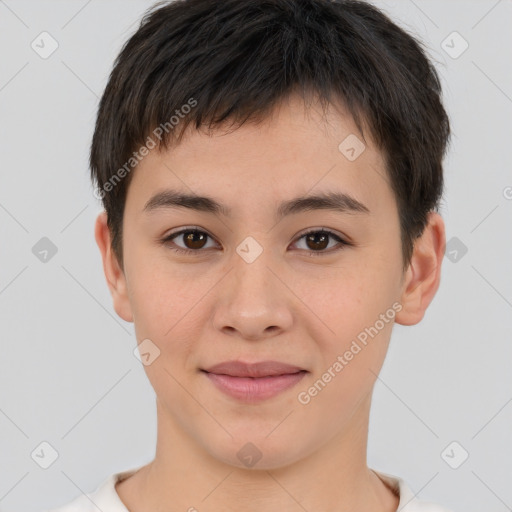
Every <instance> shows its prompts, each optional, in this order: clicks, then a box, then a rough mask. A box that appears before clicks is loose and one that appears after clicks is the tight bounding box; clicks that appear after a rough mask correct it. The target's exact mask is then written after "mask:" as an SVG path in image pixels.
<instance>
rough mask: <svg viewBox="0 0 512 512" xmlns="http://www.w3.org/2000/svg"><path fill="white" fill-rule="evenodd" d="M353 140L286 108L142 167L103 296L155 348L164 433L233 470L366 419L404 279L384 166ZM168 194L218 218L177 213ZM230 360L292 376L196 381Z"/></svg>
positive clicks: (303, 448)
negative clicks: (119, 268)
mask: <svg viewBox="0 0 512 512" xmlns="http://www.w3.org/2000/svg"><path fill="white" fill-rule="evenodd" d="M347 137H350V138H349V139H348V141H347V142H345V143H344V144H341V143H342V142H343V141H344V140H345V139H347ZM354 137H357V138H358V139H359V140H360V141H362V136H361V135H360V134H359V132H358V130H357V128H356V126H355V125H354V122H353V120H352V118H351V117H350V116H349V115H348V114H346V113H345V112H344V111H343V110H342V109H341V108H340V109H339V110H338V111H335V110H334V109H331V111H330V112H329V115H328V122H327V123H326V120H325V119H324V118H323V117H322V115H321V110H320V109H314V110H310V111H308V112H306V111H305V109H304V106H303V103H302V100H301V99H300V98H297V97H291V98H289V100H288V101H286V102H284V103H282V104H281V106H280V108H279V109H278V110H277V111H275V112H274V114H273V116H272V117H270V118H268V119H267V120H266V121H265V122H264V123H263V124H260V125H257V126H256V125H254V124H246V125H244V126H242V127H241V128H238V129H236V130H235V131H232V132H231V133H228V132H227V131H216V132H214V134H213V135H210V136H209V135H207V134H206V133H204V132H198V131H192V130H191V131H189V132H188V133H187V135H186V137H185V138H184V139H183V141H182V143H181V144H180V145H178V146H177V147H175V148H173V149H171V150H170V151H169V152H167V153H165V152H163V153H157V152H156V151H155V150H153V151H151V152H150V154H149V155H148V156H146V157H145V158H144V159H143V160H142V161H141V163H140V164H139V165H138V167H137V169H136V171H134V175H133V177H132V178H133V179H132V182H131V183H130V186H129V189H128V194H127V199H126V206H125V213H124V222H123V252H124V273H123V272H120V273H119V274H118V276H117V281H116V284H115V285H112V282H111V291H112V293H113V296H114V305H115V308H116V310H117V312H118V314H120V316H122V317H123V318H124V319H125V320H128V321H132V320H133V321H134V323H135V331H136V336H137V343H141V342H142V341H143V340H151V341H150V342H147V341H146V342H145V343H146V344H148V343H149V344H148V345H146V346H147V347H148V351H149V353H151V354H153V355H150V356H146V357H148V358H149V359H150V358H152V357H154V355H155V354H156V353H157V352H156V348H155V347H157V348H158V350H159V351H160V352H159V355H158V357H157V358H156V359H155V360H154V361H153V362H152V363H151V364H148V365H147V366H144V368H145V371H146V373H147V376H148V378H149V380H150V382H151V385H152V386H153V388H154V390H155V392H156V395H157V400H158V407H159V419H158V421H159V429H160V428H164V425H166V426H167V427H165V428H171V426H172V429H174V430H175V431H177V430H179V431H180V432H182V433H183V434H184V435H185V436H187V438H188V439H189V440H190V441H191V442H192V443H195V444H196V445H197V446H198V447H200V449H203V450H204V451H206V452H207V453H208V454H209V455H211V456H213V457H214V458H215V459H217V460H219V461H224V462H226V463H229V464H232V465H235V466H240V467H241V466H243V465H244V463H243V461H242V459H241V458H240V457H239V455H237V454H239V451H240V450H241V449H243V450H245V451H246V452H247V451H249V452H251V450H254V451H255V452H256V449H255V448H254V447H256V448H257V450H258V451H259V452H260V453H261V454H262V459H261V461H260V462H259V463H258V467H259V468H274V467H278V466H282V465H284V464H289V463H292V462H295V461H298V460H299V459H302V458H304V457H306V456H308V455H310V454H312V453H314V452H316V451H318V450H320V449H321V448H323V447H325V446H327V445H328V444H329V443H331V442H335V441H336V439H339V438H341V437H343V436H346V435H348V434H349V431H350V429H354V428H355V427H354V426H355V425H356V424H357V422H358V421H360V420H361V418H362V417H364V416H365V415H367V410H366V407H367V405H368V404H369V397H370V396H371V391H372V388H373V385H374V383H375V380H376V374H378V373H379V370H380V368H381V366H382V363H383V361H384V358H385V354H386V350H387V347H388V342H389V339H390V335H391V331H392V327H393V323H394V322H395V321H399V320H400V315H404V314H405V313H404V311H405V310H404V311H402V312H401V313H399V311H400V310H402V309H404V307H403V306H404V305H403V304H402V300H403V298H404V295H403V294H404V292H405V290H406V289H407V287H408V286H409V285H410V284H411V279H410V278H412V275H413V273H412V272H409V271H408V272H407V273H406V274H403V273H402V259H401V245H400V229H399V220H398V211H397V207H396V202H395V198H394V195H393V193H392V190H391V188H390V186H389V183H388V179H387V176H386V171H385V163H384V158H383V155H382V154H381V153H380V152H379V151H378V150H377V149H376V148H375V146H374V145H373V144H372V142H371V141H370V140H368V138H367V143H366V144H365V147H364V151H362V153H360V154H359V156H357V155H358V153H359V152H360V150H361V148H362V146H356V145H355V144H356V142H357V140H356V139H355V138H354ZM340 144H341V150H340ZM351 148H354V151H352V150H351ZM347 156H349V157H350V158H347ZM354 156H356V158H355V159H354ZM166 192H167V193H168V194H167V196H166V195H165V193H166ZM171 192H172V194H174V196H171ZM162 193H164V195H160V197H159V199H158V200H155V199H154V198H155V197H156V196H157V195H158V194H162ZM178 194H186V195H196V196H201V197H208V198H209V199H211V200H212V201H215V202H216V203H218V209H217V210H216V211H213V210H215V208H214V206H212V204H213V203H212V202H206V201H204V200H203V201H199V200H198V201H195V202H194V201H188V202H186V204H187V205H188V206H186V205H185V202H183V201H182V202H181V206H179V205H176V204H175V203H176V201H173V198H174V199H176V197H177V195H178ZM312 196H315V197H316V196H318V197H317V199H315V200H310V201H309V202H305V201H302V202H301V201H295V200H296V199H298V198H304V197H309V198H311V197H312ZM319 198H323V201H322V200H321V199H319ZM326 198H330V199H331V200H332V201H331V202H330V203H329V202H328V201H326ZM152 199H153V200H152ZM293 201H295V203H293ZM198 205H199V206H201V205H202V207H201V208H200V207H199V206H198ZM283 205H284V206H283ZM286 206H288V207H286ZM356 206H358V207H356ZM280 207H281V208H280ZM194 230H195V231H196V232H194ZM107 245H108V244H107ZM110 257H112V256H111V255H110ZM107 258H108V256H107ZM113 287H114V288H115V289H113ZM404 323H406V319H405V317H404ZM409 323H414V322H412V321H411V322H409ZM149 359H148V360H149ZM226 361H242V362H244V363H248V364H250V363H256V362H261V361H276V362H279V363H284V364H287V365H292V366H293V367H295V371H297V369H298V370H302V371H301V372H300V373H295V375H292V374H290V373H288V374H287V375H284V376H281V377H276V376H274V377H266V378H265V379H263V378H259V379H250V378H248V377H246V378H241V377H233V376H231V377H226V376H224V377H222V376H220V377H219V376H218V375H217V376H215V374H213V372H212V373H210V374H208V373H206V372H205V371H204V370H207V369H209V368H211V367H212V366H214V365H217V364H218V363H222V362H226ZM267 370H268V368H267ZM288 371H291V370H288ZM219 373H222V372H219ZM233 373H236V372H233ZM276 373H279V372H276ZM281 373H282V372H281ZM285 373H286V372H285ZM249 381H251V382H249ZM223 386H226V387H223ZM228 388H229V389H230V390H231V391H228ZM249 442H250V443H252V444H253V445H254V447H252V446H249V445H247V443H249ZM242 453H244V452H243V451H242Z"/></svg>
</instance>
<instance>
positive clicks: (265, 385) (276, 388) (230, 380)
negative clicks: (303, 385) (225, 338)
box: [203, 370, 306, 403]
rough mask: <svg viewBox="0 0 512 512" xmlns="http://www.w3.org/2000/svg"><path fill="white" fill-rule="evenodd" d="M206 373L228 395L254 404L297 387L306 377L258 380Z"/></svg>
mask: <svg viewBox="0 0 512 512" xmlns="http://www.w3.org/2000/svg"><path fill="white" fill-rule="evenodd" d="M203 371H204V370H203ZM204 373H205V374H206V376H207V377H208V378H209V379H210V380H211V381H212V382H213V383H214V384H215V385H216V386H217V388H219V389H220V390H221V391H223V392H224V393H226V394H227V395H229V396H232V397H233V398H236V399H238V400H241V401H243V402H249V403H254V402H259V401H261V400H266V399H268V398H272V397H273V396H276V395H278V394H279V393H281V392H283V391H285V390H286V389H289V388H291V387H293V386H295V384H297V383H298V382H299V381H300V380H301V379H302V378H303V377H304V375H305V374H306V371H301V372H297V373H289V374H286V375H275V376H272V377H270V376H269V377H258V378H252V377H232V376H231V375H221V374H216V373H208V372H204Z"/></svg>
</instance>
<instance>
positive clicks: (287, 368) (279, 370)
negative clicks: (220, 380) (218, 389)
mask: <svg viewBox="0 0 512 512" xmlns="http://www.w3.org/2000/svg"><path fill="white" fill-rule="evenodd" d="M204 371H206V372H208V373H216V374H223V375H230V376H232V377H269V376H275V375H285V374H290V373H298V372H301V371H306V370H304V368H299V367H298V366H292V365H289V364H286V363H280V362H279V361H260V362H258V363H244V362H243V361H224V362H223V363H219V364H216V365H214V366H211V367H210V368H208V369H206V370H204Z"/></svg>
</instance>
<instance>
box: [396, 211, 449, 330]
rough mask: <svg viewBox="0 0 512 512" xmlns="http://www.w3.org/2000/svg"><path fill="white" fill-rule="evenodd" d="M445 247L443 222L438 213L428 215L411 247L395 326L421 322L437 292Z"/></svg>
mask: <svg viewBox="0 0 512 512" xmlns="http://www.w3.org/2000/svg"><path fill="white" fill-rule="evenodd" d="M445 247H446V235H445V227H444V222H443V219H442V218H441V216H440V215H439V214H438V213H435V212H430V213H429V214H428V224H427V226H425V230H424V231H423V234H422V235H421V237H419V238H418V239H416V241H415V244H414V251H413V255H412V259H411V263H410V265H409V268H408V269H407V272H406V276H405V279H404V284H403V287H402V296H401V300H400V303H401V304H402V309H401V311H400V312H398V313H397V315H396V317H395V321H396V322H397V323H399V324H401V325H415V324H417V323H418V322H420V321H421V320H422V318H423V316H424V315H425V311H426V310H427V308H428V306H429V304H430V303H431V301H432V299H433V298H434V295H435V294H436V292H437V289H438V288H439V282H440V280H441V264H442V262H443V257H444V252H445Z"/></svg>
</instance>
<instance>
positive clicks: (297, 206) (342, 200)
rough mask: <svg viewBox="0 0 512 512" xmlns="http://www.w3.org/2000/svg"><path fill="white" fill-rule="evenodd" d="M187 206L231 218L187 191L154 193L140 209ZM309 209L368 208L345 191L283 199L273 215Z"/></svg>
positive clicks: (204, 198) (226, 210)
mask: <svg viewBox="0 0 512 512" xmlns="http://www.w3.org/2000/svg"><path fill="white" fill-rule="evenodd" d="M173 208H188V209H191V210H196V211H200V212H207V213H213V214H215V215H219V214H222V215H224V216H225V217H231V216H232V211H231V208H228V207H227V206H225V205H223V204H222V203H220V202H219V201H216V200H215V199H213V198H211V197H208V196H199V195H196V194H191V193H182V192H178V191H175V190H164V191H162V192H159V193H157V194H155V195H154V196H153V197H151V199H149V200H148V201H147V203H146V204H145V205H144V208H143V211H144V212H146V213H150V212H153V211H156V210H161V209H173ZM312 210H333V211H336V212H338V213H366V214H369V213H370V210H369V209H368V207H366V206H365V205H364V204H363V203H361V202H360V201H358V200H357V199H355V198H354V197H352V196H351V195H349V194H347V193H345V192H322V193H318V194H315V195H306V196H301V197H296V198H294V199H289V200H287V201H283V202H282V203H281V204H280V205H279V207H278V209H277V218H279V219H281V218H283V217H285V216H287V215H292V214H297V213H302V212H306V211H312Z"/></svg>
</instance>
